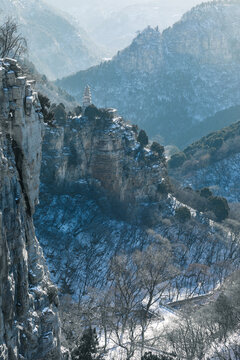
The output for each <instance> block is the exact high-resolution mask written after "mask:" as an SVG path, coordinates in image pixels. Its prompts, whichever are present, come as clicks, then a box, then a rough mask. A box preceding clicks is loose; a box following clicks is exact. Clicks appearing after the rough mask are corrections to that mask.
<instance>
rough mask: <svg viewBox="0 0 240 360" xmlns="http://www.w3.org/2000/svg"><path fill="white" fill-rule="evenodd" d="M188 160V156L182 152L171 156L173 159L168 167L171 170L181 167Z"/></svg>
mask: <svg viewBox="0 0 240 360" xmlns="http://www.w3.org/2000/svg"><path fill="white" fill-rule="evenodd" d="M186 159H187V158H186V155H185V154H184V153H183V152H180V153H177V154H174V155H173V156H171V159H170V160H169V161H168V165H169V167H170V168H171V169H175V168H178V167H180V166H181V165H182V164H183V163H184V161H186Z"/></svg>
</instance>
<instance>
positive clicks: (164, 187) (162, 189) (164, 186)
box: [157, 179, 172, 194]
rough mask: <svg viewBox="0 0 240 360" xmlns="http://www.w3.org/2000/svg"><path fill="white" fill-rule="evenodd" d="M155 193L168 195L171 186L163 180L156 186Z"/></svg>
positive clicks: (167, 181)
mask: <svg viewBox="0 0 240 360" xmlns="http://www.w3.org/2000/svg"><path fill="white" fill-rule="evenodd" d="M157 191H158V192H159V193H160V194H168V193H170V192H172V186H171V183H170V182H169V180H166V179H164V180H163V181H162V182H161V183H160V184H158V186H157Z"/></svg>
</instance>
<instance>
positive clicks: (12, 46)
mask: <svg viewBox="0 0 240 360" xmlns="http://www.w3.org/2000/svg"><path fill="white" fill-rule="evenodd" d="M26 52H27V41H26V39H25V38H24V37H23V36H22V34H20V33H19V32H18V25H17V24H16V22H15V21H14V20H13V19H12V18H10V17H9V18H8V19H7V20H6V22H5V23H4V24H3V25H2V26H1V27H0V58H4V57H7V56H10V57H12V58H17V57H19V56H21V55H22V54H24V53H26Z"/></svg>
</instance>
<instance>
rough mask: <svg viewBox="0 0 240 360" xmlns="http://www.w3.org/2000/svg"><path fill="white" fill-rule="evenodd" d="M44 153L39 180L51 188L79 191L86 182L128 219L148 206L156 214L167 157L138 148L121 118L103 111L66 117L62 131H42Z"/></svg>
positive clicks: (132, 131)
mask: <svg viewBox="0 0 240 360" xmlns="http://www.w3.org/2000/svg"><path fill="white" fill-rule="evenodd" d="M44 149H45V150H44V158H43V162H44V166H43V171H44V173H43V174H42V181H43V183H45V184H46V183H47V186H49V185H50V184H51V183H52V184H53V188H54V189H53V190H55V191H56V190H57V189H58V191H60V190H59V189H63V188H64V187H65V188H67V191H68V192H69V191H70V192H74V191H75V192H78V191H81V187H82V186H83V182H84V181H85V184H86V185H87V186H88V189H89V190H90V189H91V190H92V191H95V194H96V196H98V194H99V196H100V197H101V198H103V196H105V198H106V199H107V201H101V202H102V204H105V205H106V202H109V203H111V205H113V207H114V208H115V209H116V208H118V210H119V209H120V208H121V209H122V211H124V214H125V216H129V218H131V219H132V220H133V219H134V218H135V220H137V218H138V216H140V215H141V214H142V212H143V210H146V209H147V208H148V207H149V206H150V204H151V207H153V208H154V209H155V210H156V211H157V212H158V213H159V215H160V213H161V212H160V211H159V203H160V202H161V204H162V203H163V201H162V196H161V195H160V193H159V192H158V185H159V184H160V183H161V182H162V181H164V179H165V177H167V172H166V163H165V158H164V156H163V155H159V154H157V153H156V152H153V151H151V150H150V147H148V148H144V147H142V146H141V145H140V143H139V142H137V134H136V131H134V128H133V127H132V126H131V125H128V124H127V123H126V122H124V121H123V119H122V118H121V117H118V116H116V117H114V118H111V116H110V115H109V113H108V112H107V111H105V112H104V111H103V113H101V114H100V115H99V116H97V117H93V118H91V117H80V118H70V119H68V120H67V123H66V124H65V126H64V128H63V127H59V128H55V129H54V128H52V129H50V130H48V131H47V132H46V136H45V140H44ZM53 162H54V163H55V166H54V167H53V166H52V163H53ZM105 205H104V206H105ZM123 209H124V210H123ZM161 210H162V211H163V209H161ZM138 220H139V218H138Z"/></svg>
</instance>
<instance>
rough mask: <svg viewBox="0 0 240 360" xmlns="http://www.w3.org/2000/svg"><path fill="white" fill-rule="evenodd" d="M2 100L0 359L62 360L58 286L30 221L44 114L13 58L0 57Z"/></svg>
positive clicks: (0, 124)
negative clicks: (47, 265)
mask: <svg viewBox="0 0 240 360" xmlns="http://www.w3.org/2000/svg"><path fill="white" fill-rule="evenodd" d="M0 98H1V101H0V174H1V178H0V205H1V207H0V264H1V266H0V359H2V360H5V359H11V360H13V359H16V360H17V359H26V360H27V359H29V360H30V359H31V360H34V359H39V360H40V359H60V358H61V353H60V339H59V336H60V327H59V321H58V315H57V306H58V297H57V290H56V288H55V287H54V286H53V285H52V283H51V282H50V280H49V273H48V270H47V267H46V265H45V260H44V257H43V252H42V249H41V247H40V245H39V243H38V241H37V239H36V236H35V229H34V226H33V220H32V214H33V213H34V210H35V205H36V204H37V202H38V190H39V175H40V164H41V145H42V129H43V125H42V116H41V114H40V113H39V104H38V99H37V94H36V93H35V92H34V90H33V88H32V83H31V82H28V81H26V79H25V78H24V77H22V76H21V69H20V68H19V67H18V65H17V64H16V62H15V61H14V60H11V59H4V60H1V61H0Z"/></svg>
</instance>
